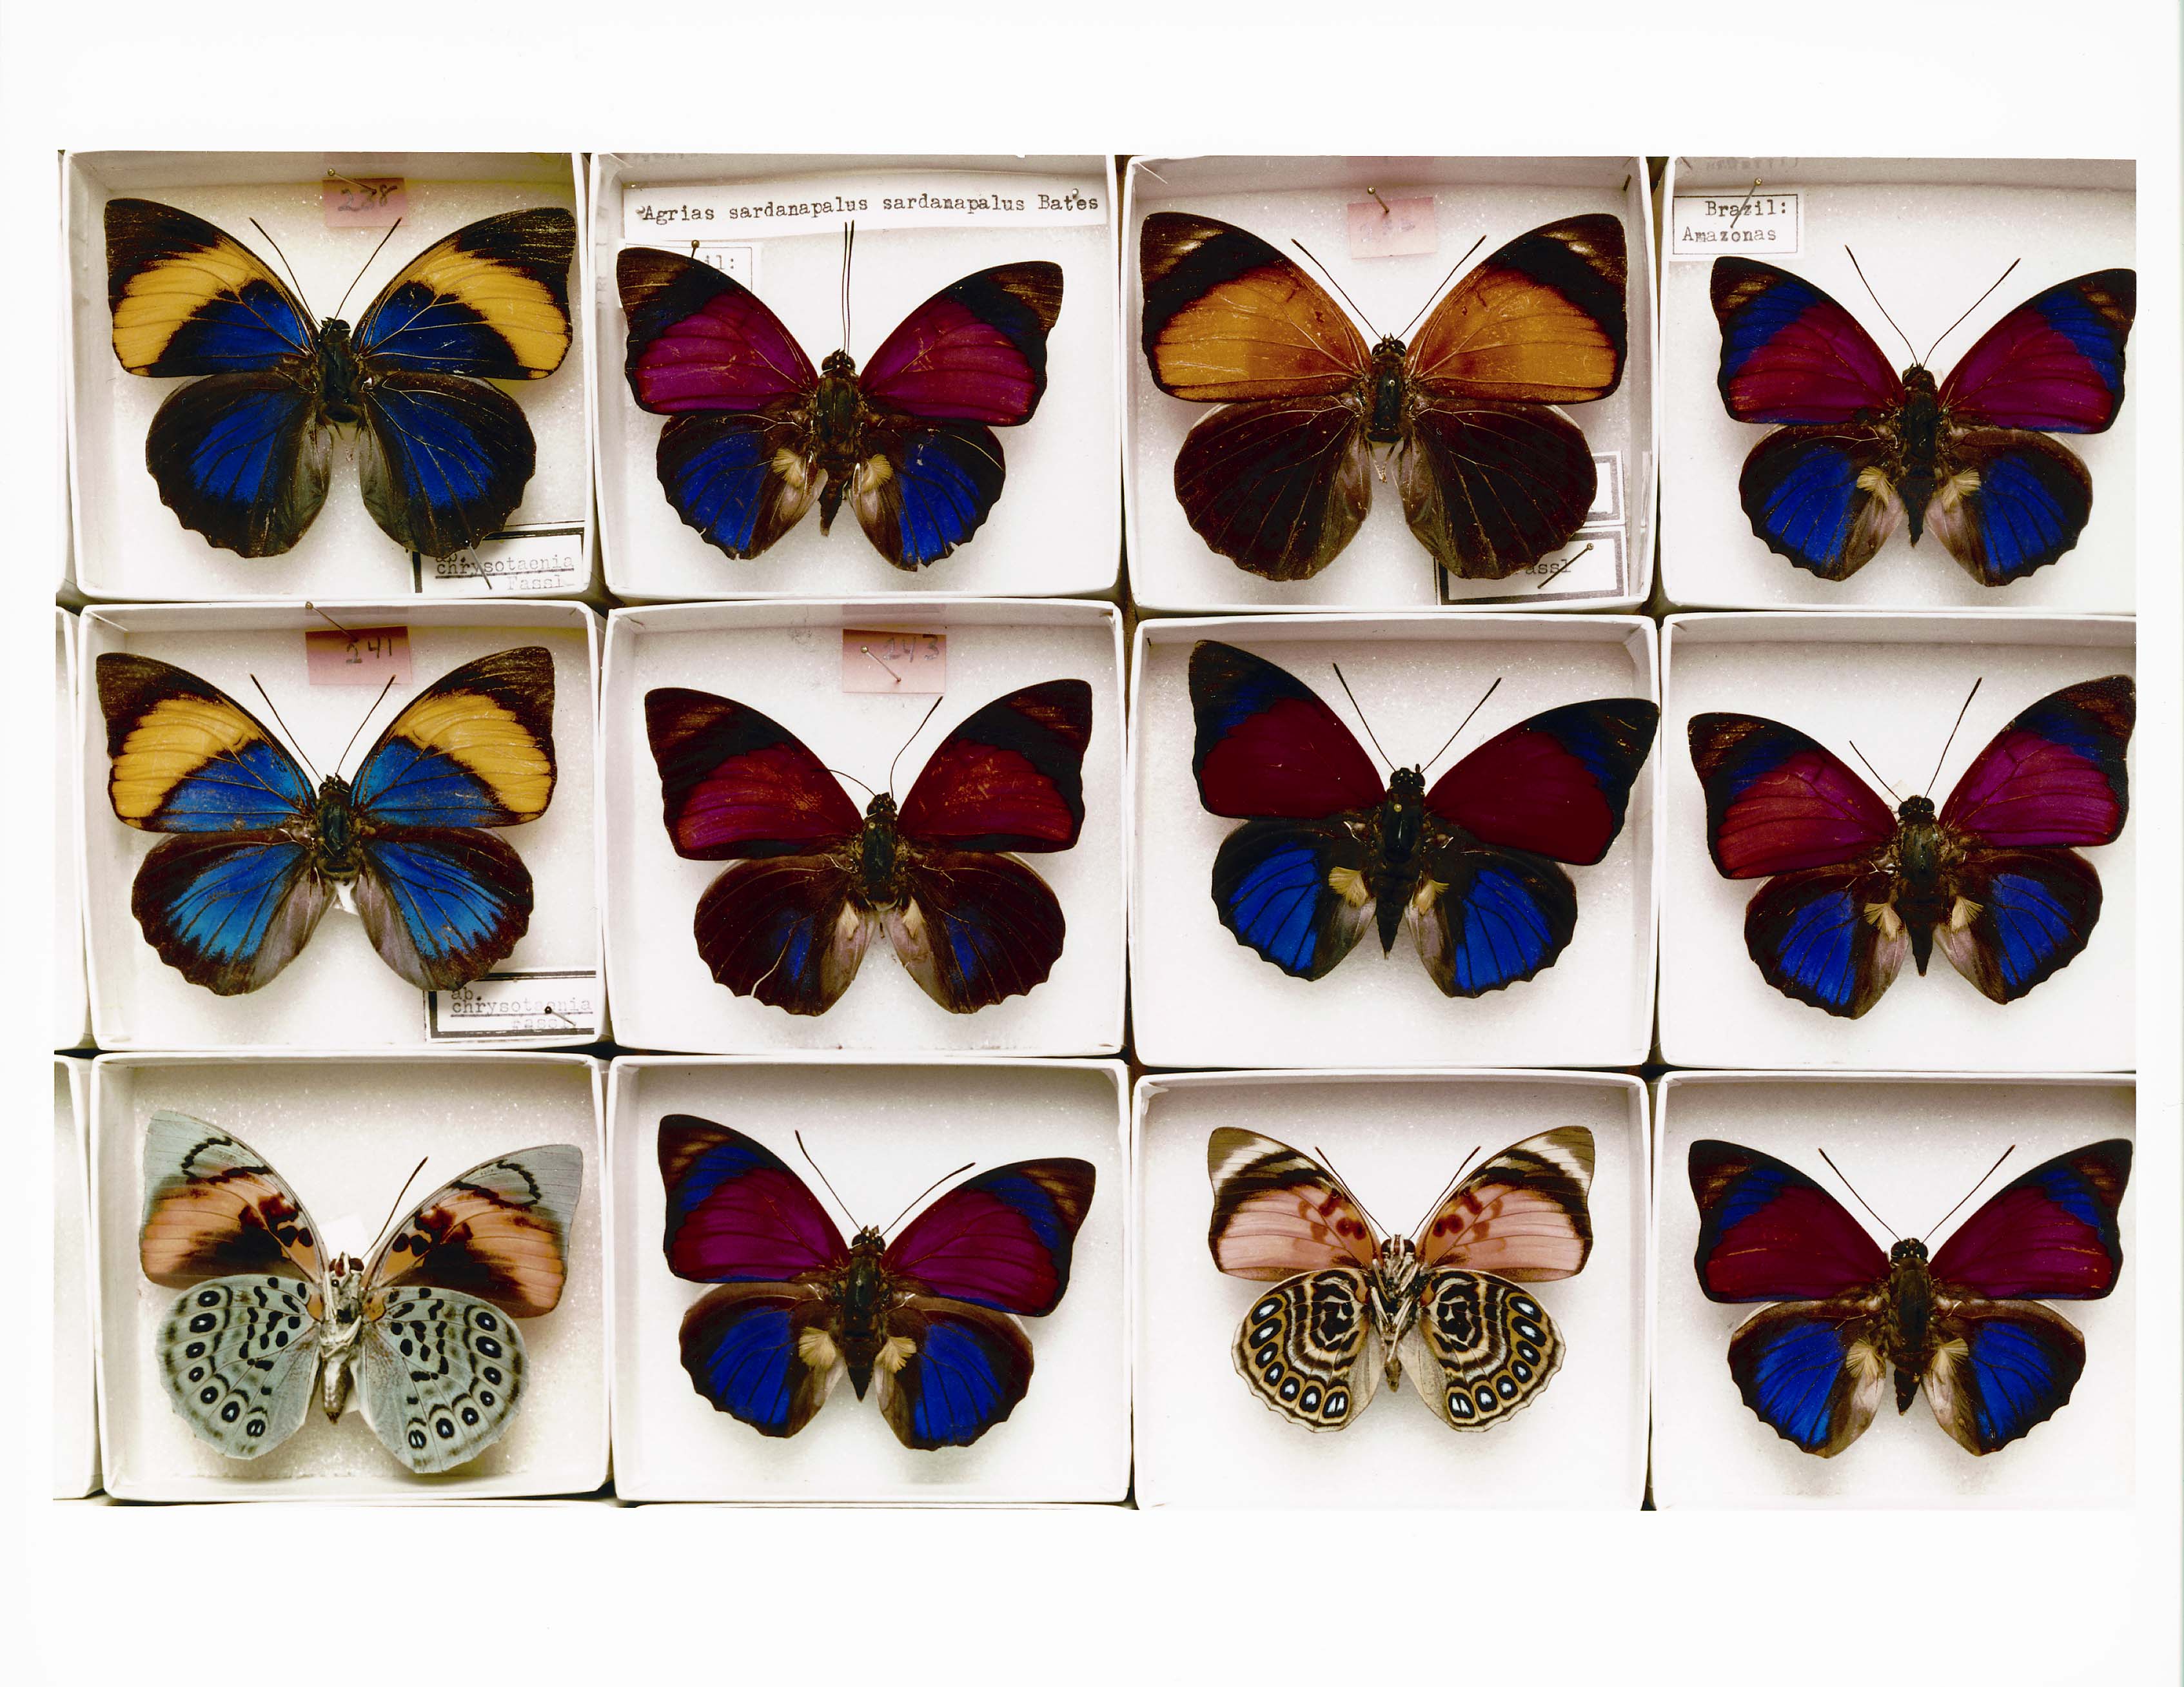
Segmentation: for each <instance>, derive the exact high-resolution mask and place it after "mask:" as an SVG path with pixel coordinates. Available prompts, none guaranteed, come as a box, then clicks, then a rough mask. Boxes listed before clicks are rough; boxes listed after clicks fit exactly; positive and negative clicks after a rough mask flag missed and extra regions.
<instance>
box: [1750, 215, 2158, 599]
mask: <svg viewBox="0 0 2184 1687" xmlns="http://www.w3.org/2000/svg"><path fill="white" fill-rule="evenodd" d="M1999 285H2000V283H1998V282H1997V286H1999ZM2137 303H2138V277H2137V273H2136V272H2135V271H2133V270H2100V271H2098V273H2096V274H2093V275H2090V276H2075V277H2074V278H2073V279H2071V280H2070V281H2064V282H2061V283H2059V285H2057V286H2055V287H2050V288H2048V290H2047V291H2046V292H2042V293H2038V294H2036V295H2035V296H2034V297H2033V298H2030V299H2027V300H2026V301H2025V303H2023V304H2020V305H2019V306H2018V307H2017V309H2014V310H2013V311H2011V312H2010V313H2009V315H2007V316H2005V317H2003V319H2002V320H2000V321H1999V322H1997V323H1996V324H1995V325H1994V326H1993V327H1992V328H1990V329H1988V330H1987V331H1986V333H1985V334H1983V335H1981V337H1980V338H1979V341H1978V342H1977V343H1976V344H1975V345H1974V346H1973V347H1972V348H1971V350H1970V351H1969V352H1967V353H1965V354H1964V360H1963V361H1962V362H1960V363H1959V364H1958V365H1957V366H1956V367H1955V368H1954V369H1953V370H1951V371H1950V372H1949V377H1948V379H1947V380H1946V381H1942V383H1941V385H1940V386H1939V387H1936V385H1935V382H1934V376H1933V374H1932V372H1931V370H1927V369H1925V367H1924V366H1923V365H1920V364H1918V363H1914V364H1913V365H1911V367H1910V368H1908V369H1907V370H1904V371H1903V374H1902V375H1900V376H1899V375H1898V374H1897V372H1896V371H1895V370H1893V369H1892V368H1890V367H1889V364H1888V359H1887V357H1886V355H1885V354H1883V353H1882V351H1881V349H1880V347H1878V346H1876V345H1875V344H1874V342H1873V337H1872V336H1871V335H1869V334H1868V333H1867V332H1866V331H1865V330H1864V329H1863V328H1861V327H1859V326H1858V322H1857V320H1856V319H1855V318H1853V316H1852V315H1851V314H1850V313H1849V312H1848V311H1847V310H1845V309H1843V308H1842V306H1841V305H1840V304H1838V303H1836V301H1835V300H1834V299H1832V298H1829V297H1828V295H1827V294H1825V293H1824V292H1821V291H1820V290H1819V288H1818V287H1814V285H1813V284H1812V283H1811V282H1810V281H1806V280H1804V279H1803V278H1802V276H1793V275H1791V274H1790V273H1789V271H1787V270H1778V269H1776V268H1775V266H1774V265H1773V264H1762V263H1759V262H1758V261H1756V260H1755V259H1750V258H1717V259H1714V264H1713V309H1714V315H1715V316H1716V317H1717V318H1718V319H1719V321H1720V323H1721V373H1720V376H1719V382H1720V387H1721V397H1722V402H1723V403H1724V404H1726V405H1727V406H1728V407H1729V413H1730V415H1732V416H1735V417H1736V419H1737V420H1739V421H1747V422H1780V423H1784V424H1786V426H1782V427H1780V428H1779V429H1777V430H1776V431H1775V432H1773V433H1770V434H1769V435H1768V436H1767V437H1766V438H1764V439H1763V440H1761V441H1760V442H1759V443H1758V444H1757V445H1755V446H1754V447H1752V454H1751V455H1750V456H1749V457H1747V458H1746V459H1745V462H1744V473H1743V476H1742V477H1741V480H1740V481H1739V482H1738V489H1739V491H1740V492H1741V494H1742V497H1743V500H1744V512H1745V514H1746V515H1749V516H1750V517H1751V518H1752V532H1754V533H1755V534H1757V535H1758V537H1760V538H1762V539H1764V540H1765V541H1766V542H1767V547H1768V548H1769V549H1770V550H1772V551H1774V552H1775V554H1777V555H1780V556H1785V557H1787V558H1788V559H1789V560H1791V562H1793V563H1795V564H1797V566H1798V567H1800V568H1802V569H1805V570H1807V571H1809V572H1811V573H1814V574H1817V575H1818V576H1819V577H1820V578H1821V579H1823V580H1847V579H1848V578H1849V577H1850V576H1852V575H1853V574H1855V573H1856V572H1857V571H1858V570H1859V569H1861V568H1863V567H1864V565H1866V563H1867V562H1868V561H1869V560H1870V559H1871V558H1872V556H1873V554H1874V553H1875V551H1877V550H1879V549H1880V547H1881V546H1882V544H1884V543H1886V541H1887V539H1888V537H1889V536H1890V535H1891V534H1892V533H1893V532H1895V531H1896V530H1897V528H1898V527H1899V526H1906V525H1908V527H1909V529H1910V535H1911V543H1913V544H1914V545H1915V544H1917V543H1919V536H1920V535H1921V534H1922V533H1923V532H1925V529H1926V528H1927V527H1928V526H1931V527H1932V528H1933V530H1934V532H1936V534H1937V535H1938V536H1939V537H1940V538H1941V541H1942V544H1943V545H1944V546H1946V547H1947V549H1948V552H1949V554H1950V555H1952V556H1953V557H1954V558H1956V560H1958V562H1959V563H1961V564H1963V565H1964V569H1965V571H1966V572H1968V573H1970V575H1971V576H1972V577H1973V578H1974V579H1975V580H1976V581H1978V582H1980V584H1981V585H1982V586H2007V585H2009V583H2010V582H2012V581H2014V580H2021V579H2023V578H2024V577H2025V576H2026V575H2028V574H2030V573H2031V572H2032V571H2034V570H2035V569H2037V568H2045V567H2046V566H2047V565H2048V564H2049V563H2051V562H2053V561H2054V560H2056V558H2058V557H2059V556H2061V555H2062V554H2063V553H2064V551H2067V550H2069V549H2070V547H2071V546H2073V545H2075V543H2077V542H2078V535H2079V533H2080V532H2081V531H2082V530H2083V528H2084V527H2085V525H2086V521H2087V517H2088V516H2089V515H2092V507H2093V483H2092V477H2091V476H2089V475H2087V472H2086V465H2084V464H2083V463H2081V462H2080V461H2079V460H2078V459H2077V456H2076V455H2075V454H2074V453H2073V452H2071V451H2070V450H2068V449H2067V448H2064V447H2063V446H2061V445H2059V444H2057V443H2055V442H2054V441H2053V440H2052V439H2047V438H2043V437H2042V435H2043V434H2048V433H2100V432H2103V431H2105V430H2106V429H2107V428H2108V426H2109V424H2110V423H2112V422H2114V420H2115V417H2116V411H2117V409H2119V407H2120V406H2121V404H2123V360H2124V342H2125V340H2126V338H2127V337H2129V336H2130V333H2131V318H2132V315H2133V313H2134V312H2135V311H2136V310H2137ZM1928 355H1929V356H1931V355H1932V354H1931V351H1930V352H1929V353H1928Z"/></svg>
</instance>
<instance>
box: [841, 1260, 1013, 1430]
mask: <svg viewBox="0 0 2184 1687" xmlns="http://www.w3.org/2000/svg"><path fill="white" fill-rule="evenodd" d="M888 1331H889V1336H890V1337H891V1338H892V1340H891V1342H890V1345H894V1343H898V1342H900V1343H907V1344H908V1345H909V1346H910V1352H909V1353H908V1355H907V1356H905V1357H903V1358H902V1359H901V1360H900V1363H899V1364H897V1365H895V1366H894V1367H889V1366H887V1365H882V1366H880V1367H878V1368H877V1369H876V1370H875V1371H874V1372H873V1380H874V1381H875V1382H876V1383H877V1384H878V1385H879V1404H880V1411H881V1412H882V1414H883V1415H884V1416H885V1417H886V1418H887V1421H888V1427H889V1428H891V1429H893V1430H894V1433H895V1439H897V1440H899V1441H900V1442H901V1443H902V1444H903V1445H905V1447H913V1448H916V1449H917V1450H921V1451H925V1450H930V1449H932V1448H934V1447H967V1446H968V1445H971V1443H972V1442H973V1441H975V1440H977V1439H978V1437H979V1436H981V1435H983V1434H985V1433H986V1431H987V1430H989V1429H990V1428H993V1427H994V1425H995V1424H996V1423H1000V1422H1001V1421H1002V1420H1003V1419H1004V1418H1006V1417H1007V1416H1008V1415H1009V1414H1010V1413H1011V1411H1015V1410H1016V1406H1017V1401H1018V1400H1022V1398H1023V1397H1024V1394H1025V1391H1026V1390H1027V1389H1029V1388H1030V1387H1031V1366H1032V1359H1031V1343H1030V1341H1029V1340H1028V1339H1026V1337H1025V1335H1024V1333H1023V1331H1022V1329H1021V1328H1018V1327H1017V1322H1016V1321H1015V1320H1014V1319H1013V1318H1011V1317H1009V1316H1008V1314H1007V1313H1006V1312H997V1311H991V1310H989V1308H987V1307H984V1306H972V1305H970V1304H969V1303H968V1302H967V1301H961V1300H933V1299H928V1298H927V1297H926V1296H924V1295H922V1294H916V1295H911V1296H910V1297H909V1298H908V1299H907V1300H905V1301H903V1302H902V1303H901V1304H900V1305H899V1306H896V1307H895V1308H894V1310H893V1311H890V1312H889V1317H888Z"/></svg>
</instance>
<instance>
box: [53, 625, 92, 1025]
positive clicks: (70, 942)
mask: <svg viewBox="0 0 2184 1687" xmlns="http://www.w3.org/2000/svg"><path fill="white" fill-rule="evenodd" d="M78 654H79V653H78V650H77V636H76V620H75V616H74V615H71V614H70V613H69V611H68V610H64V609H55V610H54V611H53V909H52V918H53V1047H55V1048H56V1049H79V1048H81V1047H82V1046H83V1045H84V1044H86V1043H88V1042H89V1041H90V1040H91V992H90V987H89V985H88V984H87V983H86V982H85V978H84V970H83V966H84V962H83V796H82V785H81V776H82V766H83V763H82V760H81V757H79V756H78V755H77V754H76V753H75V729H76V728H75V723H76V689H77V686H78V684H79V676H78V674H77V671H76V670H77V657H78Z"/></svg>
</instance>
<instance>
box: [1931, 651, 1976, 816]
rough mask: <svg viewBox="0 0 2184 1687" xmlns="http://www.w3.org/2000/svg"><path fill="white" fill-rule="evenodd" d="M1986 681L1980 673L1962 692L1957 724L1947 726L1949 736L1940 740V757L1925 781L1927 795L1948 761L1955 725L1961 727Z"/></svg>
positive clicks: (1955, 733) (1955, 731) (1955, 734)
mask: <svg viewBox="0 0 2184 1687" xmlns="http://www.w3.org/2000/svg"><path fill="white" fill-rule="evenodd" d="M1985 684H1986V675H1985V674H1981V676H1979V677H1978V678H1977V679H1975V680H1974V681H1973V682H1972V688H1971V689H1970V691H1968V692H1966V693H1964V707H1963V708H1962V709H1959V710H1957V725H1956V727H1950V728H1949V736H1948V737H1947V738H1945V739H1943V740H1942V759H1941V760H1939V761H1936V763H1935V764H1934V777H1933V778H1932V779H1929V780H1928V781H1927V782H1926V794H1927V795H1928V796H1931V795H1933V793H1934V784H1935V781H1936V780H1938V779H1940V778H1941V777H1942V766H1944V765H1945V764H1946V763H1947V761H1948V759H1949V746H1950V745H1951V744H1953V743H1956V741H1957V727H1961V726H1963V725H1964V715H1966V714H1967V713H1968V712H1969V711H1970V709H1971V706H1972V699H1974V698H1975V697H1977V696H1978V695H1979V688H1981V686H1983V685H1985Z"/></svg>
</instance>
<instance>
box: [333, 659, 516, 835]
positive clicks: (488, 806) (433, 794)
mask: <svg viewBox="0 0 2184 1687" xmlns="http://www.w3.org/2000/svg"><path fill="white" fill-rule="evenodd" d="M352 795H353V797H354V801H355V804H356V807H357V810H358V812H359V815H360V816H364V817H365V818H366V819H368V820H370V821H373V822H375V823H377V824H381V825H385V826H398V827H435V826H514V825H516V824H518V823H519V822H521V821H526V820H536V819H537V818H538V816H540V815H542V814H543V813H545V812H546V805H547V804H548V803H549V802H550V801H551V800H552V799H553V795H554V659H553V656H552V654H550V653H549V651H548V650H547V649H546V648H545V647H544V646H543V645H539V644H526V645H523V646H521V647H520V648H518V649H513V650H498V651H495V652H494V653H493V654H492V655H490V656H482V657H480V658H479V659H478V660H476V661H475V662H468V663H465V664H464V665H462V666H461V667H460V668H457V669H455V670H454V671H453V672H451V673H448V674H445V675H443V676H441V678H440V679H439V680H437V682H434V683H433V684H432V685H431V686H429V687H427V688H426V689H425V691H424V692H423V693H421V694H420V695H419V696H418V697H417V698H416V699H415V700H414V701H412V702H411V703H410V704H409V706H408V707H406V708H404V710H402V712H401V713H400V714H399V715H396V716H395V717H394V720H393V723H392V724H391V725H389V726H388V727H387V730H386V731H385V732H382V733H381V734H380V737H379V741H378V742H377V743H375V744H374V745H373V746H372V747H371V749H370V752H369V753H368V754H366V755H365V758H364V760H363V762H362V764H361V765H360V766H359V767H358V769H357V772H356V778H355V781H354V786H353V788H352Z"/></svg>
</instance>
